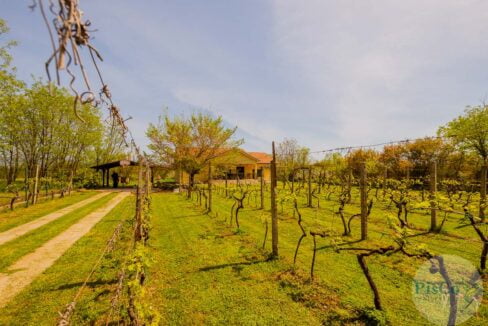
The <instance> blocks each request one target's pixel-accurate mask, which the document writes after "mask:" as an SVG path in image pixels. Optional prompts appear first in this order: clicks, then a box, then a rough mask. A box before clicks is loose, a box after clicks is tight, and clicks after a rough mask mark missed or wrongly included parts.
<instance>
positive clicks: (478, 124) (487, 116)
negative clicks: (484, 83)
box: [438, 105, 488, 220]
mask: <svg viewBox="0 0 488 326" xmlns="http://www.w3.org/2000/svg"><path fill="white" fill-rule="evenodd" d="M438 133H439V134H440V135H443V136H446V137H449V138H451V139H452V140H453V141H454V143H455V144H456V145H458V146H459V148H460V149H461V150H465V151H472V152H475V153H476V154H477V155H478V157H479V158H480V160H481V185H480V188H481V189H480V193H481V196H480V198H481V199H480V208H479V215H480V218H481V219H482V220H484V219H485V207H486V176H487V170H488V106H487V105H479V106H474V107H468V108H467V109H466V110H465V111H464V114H463V115H461V116H459V117H457V118H456V119H454V120H452V121H450V122H448V123H447V124H446V125H445V126H442V127H440V128H439V131H438Z"/></svg>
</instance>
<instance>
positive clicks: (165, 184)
mask: <svg viewBox="0 0 488 326" xmlns="http://www.w3.org/2000/svg"><path fill="white" fill-rule="evenodd" d="M154 188H158V189H161V190H175V189H176V188H178V184H177V183H176V182H175V181H166V180H159V181H156V182H155V183H154Z"/></svg>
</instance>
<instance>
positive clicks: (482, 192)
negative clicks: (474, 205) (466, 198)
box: [479, 163, 488, 222]
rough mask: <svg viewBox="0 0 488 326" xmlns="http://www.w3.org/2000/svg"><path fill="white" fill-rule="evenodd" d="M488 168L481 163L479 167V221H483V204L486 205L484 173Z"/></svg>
mask: <svg viewBox="0 0 488 326" xmlns="http://www.w3.org/2000/svg"><path fill="white" fill-rule="evenodd" d="M487 170H488V165H487V164H486V163H484V164H483V167H482V168H481V182H480V212H479V215H480V219H481V222H484V221H485V206H486V174H487Z"/></svg>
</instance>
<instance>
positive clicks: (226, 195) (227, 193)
mask: <svg viewBox="0 0 488 326" xmlns="http://www.w3.org/2000/svg"><path fill="white" fill-rule="evenodd" d="M228 178H229V174H228V173H227V171H225V198H227V197H229V190H228V188H227V179H228Z"/></svg>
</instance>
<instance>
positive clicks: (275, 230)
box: [271, 142, 278, 258]
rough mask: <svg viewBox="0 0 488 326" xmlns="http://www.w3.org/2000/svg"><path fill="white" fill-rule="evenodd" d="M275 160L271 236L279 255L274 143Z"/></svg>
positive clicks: (275, 254)
mask: <svg viewBox="0 0 488 326" xmlns="http://www.w3.org/2000/svg"><path fill="white" fill-rule="evenodd" d="M272 149H273V160H272V161H271V238H272V248H273V257H276V258H277V257H278V212H277V210H276V185H277V182H276V152H275V143H274V142H273V143H272Z"/></svg>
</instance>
